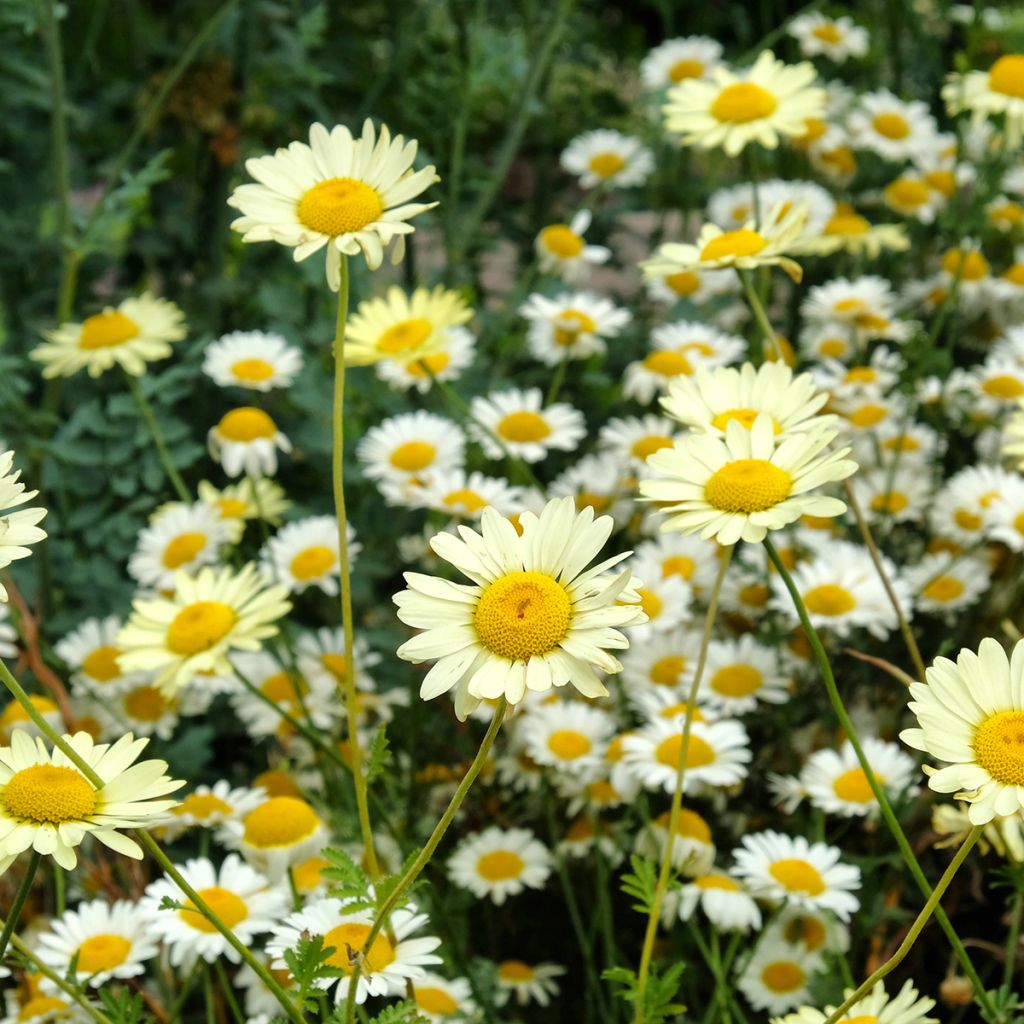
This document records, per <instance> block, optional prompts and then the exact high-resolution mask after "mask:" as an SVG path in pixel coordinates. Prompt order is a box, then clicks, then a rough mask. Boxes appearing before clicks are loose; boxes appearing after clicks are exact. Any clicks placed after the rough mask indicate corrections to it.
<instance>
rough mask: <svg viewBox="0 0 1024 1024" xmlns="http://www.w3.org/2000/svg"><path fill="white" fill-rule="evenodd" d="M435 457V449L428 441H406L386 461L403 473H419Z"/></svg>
mask: <svg viewBox="0 0 1024 1024" xmlns="http://www.w3.org/2000/svg"><path fill="white" fill-rule="evenodd" d="M435 458H437V449H436V448H435V447H434V446H433V445H432V444H430V442H429V441H406V442H405V444H400V445H399V446H398V447H397V448H396V449H395V450H394V451H393V452H392V453H391V454H390V455H389V456H388V462H390V463H391V465H392V466H394V467H395V469H400V470H402V471H403V472H405V473H419V472H420V471H421V470H424V469H426V468H427V466H429V465H430V464H431V463H432V462H433V461H434V459H435Z"/></svg>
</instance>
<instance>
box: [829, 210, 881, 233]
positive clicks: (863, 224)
mask: <svg viewBox="0 0 1024 1024" xmlns="http://www.w3.org/2000/svg"><path fill="white" fill-rule="evenodd" d="M870 227H871V225H870V224H869V223H868V221H867V220H866V219H865V218H864V217H862V216H861V215H860V214H859V213H846V214H838V213H837V214H836V215H835V216H834V217H833V218H832V219H831V220H830V221H829V222H828V223H827V224H826V225H825V230H824V231H823V232H822V234H826V235H863V234H866V233H867V231H868V229H869V228H870Z"/></svg>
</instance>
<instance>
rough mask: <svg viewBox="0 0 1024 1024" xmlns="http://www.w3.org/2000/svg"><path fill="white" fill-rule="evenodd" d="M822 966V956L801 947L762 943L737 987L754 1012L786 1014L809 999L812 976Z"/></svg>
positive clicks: (737, 980) (737, 982) (768, 942)
mask: <svg viewBox="0 0 1024 1024" xmlns="http://www.w3.org/2000/svg"><path fill="white" fill-rule="evenodd" d="M824 967H825V963H824V961H823V960H822V959H821V957H819V956H817V955H815V954H813V953H810V954H809V953H807V952H806V951H805V950H804V949H803V948H801V947H800V946H796V945H789V944H787V943H780V942H770V941H765V940H762V941H761V942H760V943H758V945H757V948H756V949H755V950H754V954H753V956H751V958H750V959H749V960H748V961H747V965H746V967H745V968H744V969H743V971H742V973H741V974H740V976H739V977H738V978H737V979H736V987H737V988H738V989H739V990H740V991H741V992H742V993H743V995H744V996H745V997H746V999H747V1002H748V1003H750V1005H751V1006H752V1007H754V1009H755V1010H766V1011H767V1012H769V1013H785V1012H786V1011H787V1010H791V1009H793V1007H794V1006H800V1005H801V1004H802V1003H805V1002H806V1001H807V1000H808V999H809V998H810V992H809V990H808V985H809V983H810V981H811V977H812V976H813V975H814V974H815V973H816V972H818V971H820V970H823V969H824Z"/></svg>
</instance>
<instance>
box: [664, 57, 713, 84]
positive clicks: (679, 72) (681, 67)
mask: <svg viewBox="0 0 1024 1024" xmlns="http://www.w3.org/2000/svg"><path fill="white" fill-rule="evenodd" d="M703 74H704V65H703V63H702V62H701V61H699V60H694V59H693V58H692V57H684V58H683V59H682V60H677V61H676V62H675V64H673V65H672V67H670V68H669V69H668V77H669V78H670V79H671V80H672V81H673V82H682V81H684V80H685V79H687V78H700V76H701V75H703Z"/></svg>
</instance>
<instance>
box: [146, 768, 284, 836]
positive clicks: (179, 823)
mask: <svg viewBox="0 0 1024 1024" xmlns="http://www.w3.org/2000/svg"><path fill="white" fill-rule="evenodd" d="M266 796H267V795H266V793H265V791H264V790H262V789H260V788H258V787H257V788H249V787H246V786H237V787H235V786H232V785H231V783H229V782H227V781H226V780H225V779H220V780H218V781H217V782H215V783H214V784H213V785H212V786H196V788H195V789H193V790H192V791H191V792H190V793H188V794H186V795H185V796H183V797H182V798H181V801H180V802H179V803H178V804H177V805H176V806H175V807H172V808H171V810H170V813H171V815H172V819H171V823H170V824H168V825H166V826H164V834H165V835H166V836H167V838H168V839H174V838H177V836H179V835H181V834H182V833H183V832H185V831H186V830H187V829H189V828H210V829H220V828H222V827H223V826H224V825H225V824H226V823H227V822H229V821H237V820H238V819H239V818H240V817H241V816H242V815H244V814H247V813H248V812H249V811H251V810H252V809H253V808H254V807H256V806H257V805H258V804H261V803H262V802H263V801H264V800H265V799H266Z"/></svg>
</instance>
